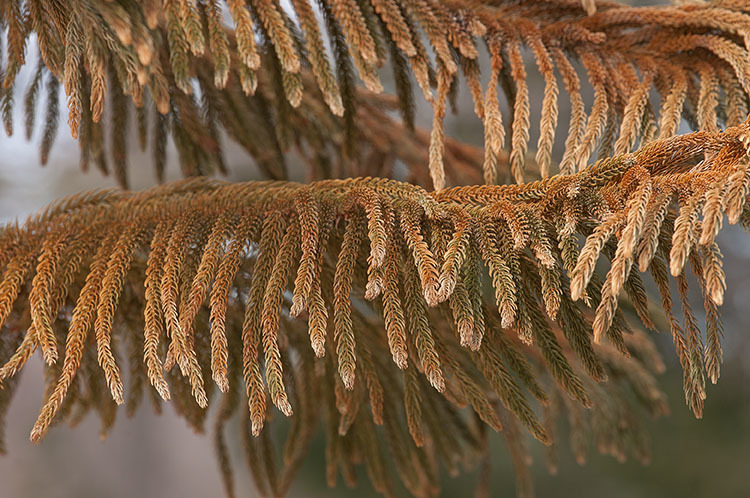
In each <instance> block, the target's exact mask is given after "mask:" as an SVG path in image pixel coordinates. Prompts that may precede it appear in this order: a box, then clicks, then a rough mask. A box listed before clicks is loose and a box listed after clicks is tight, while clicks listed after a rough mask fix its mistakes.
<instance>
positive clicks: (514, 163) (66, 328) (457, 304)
mask: <svg viewBox="0 0 750 498" xmlns="http://www.w3.org/2000/svg"><path fill="white" fill-rule="evenodd" d="M0 24H2V26H3V29H4V34H5V37H4V39H5V41H6V43H5V44H4V48H5V52H6V54H7V55H6V57H5V60H4V65H3V66H2V74H0V79H1V80H2V88H0V115H2V119H3V122H4V125H5V129H6V132H7V133H8V134H11V133H12V132H13V128H14V123H13V109H14V107H15V106H16V105H21V103H22V105H23V106H24V110H25V123H24V128H25V132H26V135H27V137H31V136H32V135H33V133H34V132H35V128H36V124H37V121H39V120H40V116H42V115H43V122H42V123H40V124H41V128H42V129H41V135H40V136H39V137H38V140H39V143H40V148H41V159H42V162H43V163H44V162H46V160H47V158H48V157H49V156H50V154H51V150H52V149H51V147H52V145H53V142H54V140H55V136H56V134H57V128H58V124H59V121H60V116H61V115H62V113H63V112H62V110H61V109H62V108H61V106H63V105H64V106H66V108H67V117H68V126H69V128H70V130H71V133H72V135H73V137H75V138H76V140H77V141H78V144H79V146H80V152H81V154H80V161H81V166H82V168H84V169H86V168H88V167H89V165H90V163H91V162H92V161H93V162H94V163H95V164H96V166H97V167H98V168H99V169H100V170H102V171H105V172H113V173H114V175H115V177H116V179H117V181H118V183H119V184H120V185H122V186H127V184H128V169H127V160H128V155H129V149H130V147H131V144H130V142H131V139H130V138H129V132H130V130H131V129H132V130H134V131H135V132H136V136H137V141H138V144H139V145H140V147H141V148H142V149H146V148H150V149H151V154H152V156H153V161H154V166H155V171H156V179H157V180H158V181H159V182H160V183H161V182H163V179H164V175H165V171H164V169H165V165H166V163H167V159H166V154H167V149H168V144H174V146H175V148H176V150H177V152H178V159H179V161H178V162H179V164H180V167H181V169H182V173H183V175H184V176H186V177H197V178H188V179H185V180H182V181H179V182H174V183H167V184H164V185H161V186H159V187H154V188H152V189H150V190H146V191H143V192H128V191H121V190H113V191H96V192H88V193H83V194H80V195H77V196H73V197H70V198H67V199H63V200H61V201H59V202H57V203H55V204H53V205H52V206H50V207H48V208H47V209H46V210H44V211H42V212H40V213H39V214H37V215H35V216H33V217H31V218H29V219H28V220H27V221H26V222H25V223H23V224H21V225H18V224H11V225H8V226H6V227H4V228H2V229H1V230H0V324H1V325H2V332H1V333H0V362H1V363H2V366H0V384H1V385H2V389H1V390H0V422H2V419H3V416H4V414H5V412H6V410H7V408H8V406H9V403H10V401H11V398H12V396H13V392H14V389H15V387H16V383H17V374H18V373H19V372H20V371H21V370H22V369H23V367H24V365H25V364H26V363H27V361H28V360H29V359H30V358H31V357H32V355H33V354H34V353H35V352H39V354H40V356H41V357H42V358H43V359H44V365H45V366H44V368H45V392H44V403H43V406H42V408H41V411H40V414H39V417H38V419H37V421H36V423H35V425H34V427H33V429H32V431H31V440H32V441H34V442H38V441H40V440H42V438H43V437H44V435H45V434H46V433H47V431H48V430H49V429H50V428H51V427H52V426H53V424H54V423H56V422H58V421H63V420H65V421H69V422H71V423H75V422H76V421H77V420H80V419H81V417H83V416H85V415H86V414H87V413H88V412H89V411H91V410H93V411H95V412H97V413H98V415H99V417H100V418H101V421H102V434H106V433H107V431H108V430H109V429H110V428H111V427H112V425H113V424H114V422H115V417H116V414H117V408H118V405H122V404H124V405H126V407H127V410H126V411H127V413H129V414H132V413H134V411H135V410H136V409H137V408H138V406H139V404H140V403H141V402H142V400H143V398H148V399H149V400H150V402H151V403H152V404H153V406H154V407H155V409H157V410H159V409H160V406H161V402H162V401H165V400H172V401H173V402H174V403H175V407H176V409H177V411H178V413H179V414H180V415H182V416H183V417H184V418H185V419H186V420H187V421H188V423H189V424H190V425H191V426H193V427H194V428H196V429H197V430H203V429H204V427H205V424H206V422H207V420H206V419H207V416H208V415H207V407H209V405H210V404H212V403H213V404H218V405H220V406H219V407H218V411H217V412H216V415H215V418H214V420H213V427H214V442H215V447H216V450H217V454H218V461H219V464H220V469H221V472H222V476H223V478H224V482H225V485H226V491H227V494H229V495H232V494H233V484H232V481H233V478H232V476H233V466H232V464H231V462H230V458H229V451H228V449H227V442H226V440H225V432H226V426H227V425H228V424H230V423H231V422H239V424H240V429H239V432H238V433H239V434H240V435H241V439H242V440H243V443H244V447H245V454H246V457H247V459H248V463H249V467H250V471H251V473H252V475H253V477H254V479H255V482H256V485H257V487H258V490H259V491H260V493H261V494H263V495H271V496H279V495H283V494H285V492H286V491H287V490H288V488H289V486H290V484H291V483H292V479H293V477H294V474H295V471H296V470H297V468H298V467H299V466H300V464H301V462H302V459H303V458H304V456H305V455H306V453H307V449H308V447H309V446H310V444H311V441H312V439H313V438H314V436H315V435H316V434H317V432H318V431H319V430H320V429H321V428H322V429H323V431H324V432H325V434H326V460H327V472H326V478H327V480H328V482H329V484H331V485H334V484H335V482H336V480H337V479H338V476H339V474H340V475H341V477H342V478H343V480H344V482H345V483H347V484H349V485H352V484H354V482H355V480H356V466H357V465H360V464H361V465H364V466H365V468H366V471H367V474H368V476H369V478H370V480H371V481H372V482H373V484H374V487H375V488H376V489H377V490H378V491H380V492H381V493H383V494H385V495H393V494H397V493H398V492H399V490H400V489H401V487H405V488H406V490H408V491H409V492H410V493H411V494H413V495H417V496H433V495H435V494H437V493H438V484H439V482H440V480H441V477H440V476H441V472H442V471H443V470H447V471H448V472H449V473H450V474H455V473H456V472H458V471H459V466H460V464H462V463H465V462H477V461H478V462H480V465H482V467H483V468H484V469H487V468H489V464H488V459H489V457H490V455H489V450H488V448H489V446H488V438H489V436H490V432H491V431H489V429H493V430H494V431H500V432H501V434H502V436H503V437H504V440H505V442H506V443H507V447H508V449H509V451H510V454H511V456H512V459H513V462H514V466H515V468H516V473H517V475H518V485H517V490H518V492H519V494H520V495H529V494H531V492H532V487H533V486H532V483H531V480H530V474H529V472H528V469H527V466H528V464H529V460H530V459H529V457H528V454H527V448H526V444H525V437H524V436H525V435H524V430H525V431H528V432H529V433H530V434H531V435H532V436H533V437H535V438H536V439H538V440H539V441H541V442H542V443H544V444H546V445H554V444H556V443H557V442H558V441H557V439H558V436H557V435H558V432H559V431H558V430H557V426H558V425H560V423H561V422H562V423H563V425H567V426H568V427H569V429H570V433H571V440H570V446H571V448H572V451H573V453H574V455H575V458H576V459H577V460H578V461H579V462H583V461H585V459H586V451H587V446H588V443H589V441H590V440H591V441H593V442H594V443H595V445H596V447H597V449H598V450H599V451H601V452H603V453H608V454H611V455H613V456H615V457H617V458H618V459H623V458H625V457H626V455H628V454H632V455H634V456H636V457H637V458H639V459H641V460H647V459H648V451H649V448H648V442H647V435H646V434H645V433H644V431H643V430H642V428H641V420H640V419H641V415H642V414H643V413H646V414H649V415H652V416H659V415H662V414H665V413H666V412H667V405H666V401H665V396H664V394H663V393H662V392H661V391H660V389H659V387H658V384H657V381H656V379H655V374H657V373H660V372H661V371H662V370H663V369H664V365H663V364H662V361H661V359H660V357H659V354H658V353H657V352H656V349H655V347H654V345H653V343H652V342H651V339H650V338H649V336H648V334H647V333H646V332H644V330H642V329H655V328H656V325H655V324H654V322H656V323H665V324H666V328H668V332H669V333H670V334H671V337H672V339H673V343H674V347H675V351H676V354H677V357H678V358H679V362H680V364H681V366H682V369H683V374H684V377H683V378H684V390H685V399H686V402H687V404H688V406H689V407H690V408H691V409H692V410H693V411H694V413H695V414H696V416H701V415H702V410H703V402H704V399H705V395H706V390H705V385H706V379H707V378H708V379H710V380H711V381H712V382H716V381H717V379H718V377H719V373H720V365H721V360H722V356H721V355H722V353H721V338H722V335H723V331H722V326H721V322H720V315H719V312H718V308H719V306H721V304H722V302H723V296H724V291H725V282H724V280H725V279H724V272H723V268H722V262H721V252H720V250H719V248H718V246H717V244H716V242H715V237H716V236H717V234H718V232H719V231H720V229H721V226H722V221H723V217H724V216H725V215H726V216H727V217H728V220H729V222H730V223H740V224H741V225H743V226H744V227H746V228H747V226H748V223H750V221H749V220H750V217H749V216H748V211H747V209H746V206H745V200H746V198H747V195H748V190H749V189H750V176H749V171H750V170H749V165H750V163H749V162H748V160H749V156H748V151H749V150H750V122H748V121H747V118H746V116H747V112H748V95H749V94H750V79H749V78H748V77H749V76H750V64H749V63H748V60H749V59H748V57H749V54H748V50H750V7H748V5H747V4H746V3H745V2H737V1H733V0H717V1H714V2H701V3H689V4H685V5H679V6H663V7H630V6H623V5H620V4H617V3H609V2H607V3H605V2H598V3H595V2H593V1H590V0H584V1H582V2H581V1H579V0H543V1H531V0H528V1H527V0H513V1H505V0H496V1H490V2H478V1H472V0H449V1H437V0H318V1H317V2H312V1H310V0H291V1H290V2H285V3H284V4H283V5H282V2H279V1H277V0H246V1H240V0H226V1H219V0H143V1H141V2H125V1H112V0H73V1H71V2H62V1H60V0H52V1H42V0H5V1H3V2H0ZM386 65H388V66H390V71H389V72H391V73H392V78H390V79H392V81H393V86H394V88H395V95H394V96H390V95H386V94H382V92H383V86H384V85H383V84H382V83H381V78H382V79H385V77H384V75H385V74H386V73H385V72H384V71H383V69H384V67H385V66H386ZM24 67H27V68H28V69H27V72H28V74H29V78H28V87H27V88H26V89H20V88H16V87H17V86H19V85H18V84H17V81H20V78H18V75H19V73H20V71H21V70H22V68H24ZM535 73H538V75H539V76H541V80H542V83H543V90H540V92H539V93H540V95H539V99H538V100H539V102H540V106H539V108H540V109H539V113H540V114H539V116H535V115H532V114H533V113H532V109H533V108H534V106H532V103H533V102H534V100H535V99H534V95H533V92H532V91H531V88H532V87H533V85H531V84H530V82H531V81H532V79H533V78H534V75H535ZM461 85H465V86H466V88H467V89H468V93H469V94H470V96H471V98H472V102H473V108H474V113H475V114H476V116H477V117H478V118H479V119H480V120H481V124H482V127H481V129H482V130H483V137H482V138H483V140H484V150H483V151H482V150H480V149H478V148H476V147H472V146H470V145H467V144H464V143H461V142H458V141H456V140H453V139H451V138H449V137H448V136H447V133H446V127H445V122H444V120H445V117H446V114H447V111H448V110H449V108H451V107H454V108H455V106H456V101H457V100H458V95H459V86H461ZM363 87H364V88H363ZM501 90H502V91H501ZM61 92H64V98H61ZM416 93H420V94H421V97H415V96H414V94H416ZM43 95H46V96H45V97H42V96H43ZM501 97H504V98H501ZM589 97H590V98H589ZM589 100H590V102H589ZM40 101H43V102H44V103H45V106H44V107H45V108H44V109H41V108H40V105H39V102H40ZM422 101H424V102H427V103H428V104H429V105H430V106H431V107H432V115H433V116H432V117H433V119H432V125H431V129H430V130H425V129H421V128H420V127H418V126H416V125H415V121H416V108H417V106H418V104H419V103H421V102H422ZM568 107H569V108H570V113H569V116H564V115H563V113H564V111H563V110H564V109H567V108H568ZM38 108H39V109H38ZM506 109H507V110H506ZM398 115H400V119H399V117H398ZM532 123H533V124H532ZM682 123H687V124H688V125H689V126H690V127H691V128H693V129H695V130H699V131H696V132H694V133H690V134H685V135H677V136H675V134H676V133H677V132H678V129H679V128H680V125H681V124H682ZM721 128H724V131H720V129H721ZM532 136H534V137H535V140H536V143H535V144H531V143H530V142H531V137H532ZM537 137H538V138H537ZM226 138H229V139H231V140H233V141H235V142H236V143H237V144H239V145H240V146H241V147H242V149H244V150H245V151H246V152H247V153H248V154H249V155H250V156H251V157H252V158H253V160H254V164H255V166H256V167H257V170H258V176H260V177H262V178H265V179H267V181H253V182H246V183H235V184H231V183H225V182H221V181H217V180H212V179H209V178H206V177H205V175H211V174H213V173H215V172H222V173H223V172H226V171H227V169H228V166H227V165H226V161H225V159H224V152H225V148H224V146H223V141H224V140H225V139H226ZM555 145H558V147H557V149H559V151H560V153H559V157H557V156H558V155H557V154H555V155H553V153H552V151H553V147H554V146H555ZM530 148H531V149H534V150H535V153H534V154H533V155H531V156H533V160H532V157H531V156H530V154H529V149H530ZM557 149H556V150H557ZM553 158H554V159H556V160H555V161H554V162H553ZM299 159H301V162H302V163H303V164H304V165H305V169H304V171H305V174H303V175H299V174H297V173H298V171H292V169H291V167H290V165H291V164H294V163H295V162H296V161H298V160H299ZM592 162H593V163H594V164H592V165H589V164H591V163H592ZM532 165H535V166H532ZM587 165H589V166H587ZM532 168H534V169H535V170H536V171H533V172H529V171H527V169H532ZM529 173H530V174H529ZM302 176H304V178H305V180H306V181H308V183H304V184H303V183H295V182H291V181H289V178H290V177H292V178H300V177H302ZM529 176H532V177H534V178H541V179H540V180H538V181H533V182H531V183H524V180H525V179H527V177H529ZM396 177H398V178H403V179H405V180H406V182H401V181H396V180H395V179H393V178H396ZM505 181H510V182H511V183H517V184H516V185H498V184H499V183H503V182H505ZM480 183H484V185H479V184H480ZM597 267H598V270H597ZM604 268H606V270H605V271H602V269H604ZM649 281H650V282H652V283H653V284H654V285H652V287H653V288H655V289H656V290H655V292H654V295H651V294H649V293H648V292H647V291H646V289H647V288H648V286H649V283H648V282H649ZM690 282H693V283H694V284H697V287H698V288H700V290H701V291H702V296H703V303H702V305H703V307H704V308H705V331H701V330H700V327H699V325H698V324H699V320H698V319H697V318H696V315H695V314H694V313H693V310H692V306H693V304H692V303H691V302H690V300H689V299H688V287H689V283H690ZM657 310H659V313H660V314H661V315H663V316H659V317H656V316H653V313H654V312H655V311H657ZM662 318H666V320H662ZM209 379H210V380H209ZM126 386H127V388H126ZM276 410H278V411H280V412H281V413H283V414H284V415H286V416H287V417H288V421H287V422H285V421H284V420H287V417H284V418H281V417H278V416H274V411H276ZM238 414H239V416H238V417H236V415H238ZM236 419H239V420H236ZM273 419H276V420H275V421H273V422H272V420H273ZM269 423H276V424H280V425H283V426H284V429H285V431H286V433H285V435H286V441H285V444H284V446H283V448H278V447H276V446H275V445H274V442H273V441H272V438H271V437H270V436H269V431H268V430H267V429H265V430H264V426H266V425H267V424H269ZM1 442H2V439H1V438H0V443H1ZM1 448H2V445H1V444H0V449H1ZM553 448H554V446H553ZM555 454H556V453H555V451H550V452H548V456H549V457H550V459H549V466H550V468H552V469H554V468H555V466H556V463H555ZM488 483H489V474H488V473H487V472H481V473H480V483H479V488H478V493H482V492H484V493H486V492H487V491H488V490H487V486H488Z"/></svg>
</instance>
